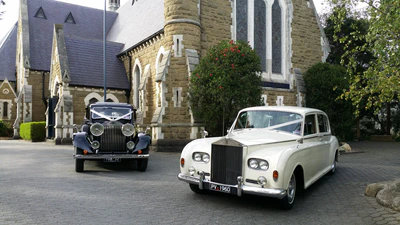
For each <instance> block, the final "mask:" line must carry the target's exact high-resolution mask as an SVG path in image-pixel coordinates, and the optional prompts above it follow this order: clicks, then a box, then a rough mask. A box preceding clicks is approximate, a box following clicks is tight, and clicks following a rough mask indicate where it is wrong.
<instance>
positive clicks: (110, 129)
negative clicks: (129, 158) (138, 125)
mask: <svg viewBox="0 0 400 225" xmlns="http://www.w3.org/2000/svg"><path fill="white" fill-rule="evenodd" d="M121 127H122V125H121V124H107V125H104V133H103V135H101V136H100V140H99V142H100V148H99V153H125V152H126V142H125V140H126V137H125V136H124V135H123V134H122V131H121Z"/></svg>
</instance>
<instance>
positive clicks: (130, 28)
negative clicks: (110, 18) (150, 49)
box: [107, 0, 164, 52]
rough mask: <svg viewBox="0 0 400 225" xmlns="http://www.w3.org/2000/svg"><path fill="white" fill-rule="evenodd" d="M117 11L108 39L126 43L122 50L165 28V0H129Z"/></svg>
mask: <svg viewBox="0 0 400 225" xmlns="http://www.w3.org/2000/svg"><path fill="white" fill-rule="evenodd" d="M117 13H118V17H117V19H116V20H115V22H114V24H113V26H112V27H111V29H110V32H109V33H108V34H107V40H108V41H113V42H119V43H123V44H125V46H124V48H123V49H122V51H125V50H127V49H129V48H131V47H132V46H134V45H136V44H138V43H139V42H141V41H143V40H145V39H146V38H148V37H150V36H151V35H153V34H155V33H157V32H159V31H160V30H162V29H164V0H151V1H136V2H135V4H132V3H131V1H127V2H126V3H125V4H124V5H123V6H121V7H120V8H119V9H118V10H117ZM122 51H121V52H122Z"/></svg>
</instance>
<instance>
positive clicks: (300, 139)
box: [296, 138, 304, 144]
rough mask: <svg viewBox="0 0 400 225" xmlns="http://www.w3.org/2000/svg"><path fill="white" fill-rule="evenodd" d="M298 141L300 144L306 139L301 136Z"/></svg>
mask: <svg viewBox="0 0 400 225" xmlns="http://www.w3.org/2000/svg"><path fill="white" fill-rule="evenodd" d="M296 141H297V143H298V144H303V142H304V139H303V138H299V139H297V140H296Z"/></svg>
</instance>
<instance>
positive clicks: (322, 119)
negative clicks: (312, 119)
mask: <svg viewBox="0 0 400 225" xmlns="http://www.w3.org/2000/svg"><path fill="white" fill-rule="evenodd" d="M318 127H319V132H320V133H324V132H329V126H328V118H327V117H326V116H325V115H322V114H318Z"/></svg>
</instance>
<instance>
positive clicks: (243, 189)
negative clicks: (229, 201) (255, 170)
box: [178, 172, 286, 199]
mask: <svg viewBox="0 0 400 225" xmlns="http://www.w3.org/2000/svg"><path fill="white" fill-rule="evenodd" d="M199 175H200V177H199V178H197V177H193V176H188V175H185V174H183V173H179V174H178V179H179V180H181V181H184V182H186V183H190V184H196V185H199V189H200V190H203V189H208V186H209V185H210V184H216V185H224V186H228V187H230V188H233V189H235V190H236V194H237V196H242V193H245V194H252V195H260V196H266V197H271V198H278V199H282V198H283V197H285V196H286V190H285V189H280V188H279V189H278V188H262V187H253V186H248V185H244V184H243V178H242V177H241V176H239V177H238V184H237V185H226V184H220V183H215V182H212V181H209V180H208V179H205V178H204V176H205V175H204V173H203V172H199Z"/></svg>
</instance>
